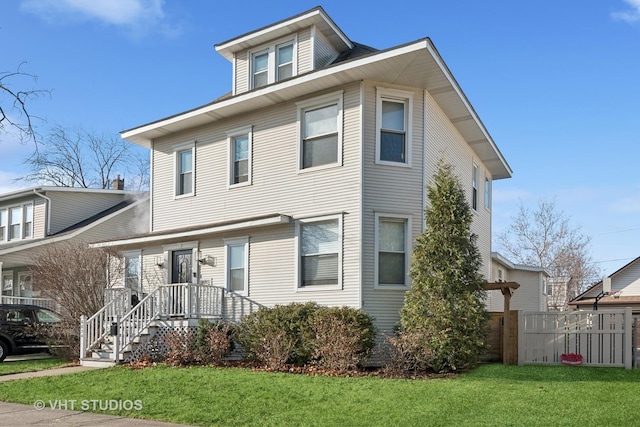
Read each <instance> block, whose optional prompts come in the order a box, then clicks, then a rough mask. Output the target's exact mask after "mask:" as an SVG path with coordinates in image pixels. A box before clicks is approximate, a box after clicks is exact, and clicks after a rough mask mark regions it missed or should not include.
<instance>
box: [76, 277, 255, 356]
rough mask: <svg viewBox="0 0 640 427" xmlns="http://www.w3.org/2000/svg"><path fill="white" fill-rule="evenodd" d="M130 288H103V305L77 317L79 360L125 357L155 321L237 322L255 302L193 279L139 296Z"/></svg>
mask: <svg viewBox="0 0 640 427" xmlns="http://www.w3.org/2000/svg"><path fill="white" fill-rule="evenodd" d="M132 297H133V294H132V292H131V290H130V289H125V288H111V289H107V290H106V292H105V306H104V307H103V308H102V309H101V310H99V311H98V312H97V313H95V314H94V315H93V316H91V317H89V318H87V317H86V316H82V318H81V319H80V323H81V325H80V364H81V365H85V366H88V365H91V364H92V363H109V364H116V363H118V362H120V361H122V360H125V358H126V355H127V354H129V353H131V352H132V351H133V349H134V347H135V346H136V344H139V343H140V341H141V340H142V339H143V337H145V336H146V337H149V336H152V335H153V334H154V333H155V331H154V328H156V327H157V326H158V325H164V327H166V326H167V325H171V324H173V323H175V324H177V325H180V326H181V327H184V326H195V325H196V324H197V320H198V319H201V318H206V319H211V320H216V319H219V320H225V321H228V322H238V321H240V319H242V318H243V317H244V316H246V315H248V314H251V313H253V312H254V311H256V310H258V309H259V308H261V307H262V305H261V304H258V303H257V302H255V301H253V300H251V299H249V298H247V297H245V296H243V295H239V294H237V293H235V292H232V291H229V290H227V289H226V288H224V287H221V286H214V285H210V284H204V283H200V284H195V283H172V284H164V285H160V286H158V287H157V288H155V289H154V290H153V291H151V292H150V293H148V294H144V295H142V298H141V299H139V300H136V298H133V300H132Z"/></svg>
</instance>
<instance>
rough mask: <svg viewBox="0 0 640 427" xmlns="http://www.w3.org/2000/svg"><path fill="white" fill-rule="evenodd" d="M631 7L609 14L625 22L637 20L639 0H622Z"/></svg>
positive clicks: (638, 16) (639, 11)
mask: <svg viewBox="0 0 640 427" xmlns="http://www.w3.org/2000/svg"><path fill="white" fill-rule="evenodd" d="M624 2H625V3H627V4H628V5H629V7H630V8H631V9H628V10H624V11H621V12H613V13H611V16H612V17H613V18H614V19H619V20H621V21H625V22H638V21H640V0H624Z"/></svg>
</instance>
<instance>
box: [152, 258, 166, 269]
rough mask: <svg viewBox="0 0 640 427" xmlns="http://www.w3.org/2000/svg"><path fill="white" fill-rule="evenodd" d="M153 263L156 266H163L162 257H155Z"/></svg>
mask: <svg viewBox="0 0 640 427" xmlns="http://www.w3.org/2000/svg"><path fill="white" fill-rule="evenodd" d="M154 263H155V265H156V267H158V268H164V258H162V257H156V258H155V261H154Z"/></svg>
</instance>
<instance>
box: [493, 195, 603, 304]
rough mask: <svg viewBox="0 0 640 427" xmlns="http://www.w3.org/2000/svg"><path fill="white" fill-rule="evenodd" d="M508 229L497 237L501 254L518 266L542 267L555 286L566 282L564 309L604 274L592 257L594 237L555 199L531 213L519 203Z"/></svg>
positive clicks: (542, 203) (542, 201) (539, 205)
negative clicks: (569, 216) (585, 231)
mask: <svg viewBox="0 0 640 427" xmlns="http://www.w3.org/2000/svg"><path fill="white" fill-rule="evenodd" d="M511 219H512V223H511V224H510V225H509V227H508V229H507V230H506V231H505V232H503V233H500V234H499V235H498V236H497V241H496V245H497V247H498V249H499V251H500V252H502V253H503V254H504V255H505V256H507V257H508V258H510V259H511V260H512V261H515V262H517V263H521V264H526V265H532V266H538V267H543V268H544V269H546V270H547V271H548V272H549V274H550V275H551V278H552V281H553V282H554V283H560V282H561V283H566V284H567V285H566V286H562V288H564V292H565V295H562V296H561V298H560V300H561V301H562V304H563V306H562V308H563V309H565V310H566V308H567V304H568V302H569V301H570V300H571V299H572V298H573V297H575V296H576V295H577V294H578V293H580V292H582V291H583V290H584V289H586V287H587V286H589V285H590V284H591V283H592V282H593V281H595V280H597V279H599V277H600V275H601V272H600V269H599V268H598V267H596V265H595V264H594V263H593V260H592V258H591V255H590V254H589V245H590V243H591V238H590V237H588V236H585V235H584V234H582V232H581V230H580V227H579V226H574V225H572V224H571V222H570V220H569V218H568V217H567V216H566V215H565V214H564V212H562V211H559V210H558V208H557V206H556V203H555V200H541V201H539V202H538V208H537V210H535V211H532V210H530V209H528V208H526V207H525V206H524V205H523V204H522V202H520V206H519V210H518V213H517V214H516V215H515V216H514V217H512V218H511Z"/></svg>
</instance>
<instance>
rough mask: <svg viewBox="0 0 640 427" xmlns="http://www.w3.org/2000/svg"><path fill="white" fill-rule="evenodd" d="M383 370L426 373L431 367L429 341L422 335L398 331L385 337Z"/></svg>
mask: <svg viewBox="0 0 640 427" xmlns="http://www.w3.org/2000/svg"><path fill="white" fill-rule="evenodd" d="M383 346H384V350H385V351H384V353H385V356H386V357H385V360H386V365H385V368H386V369H388V370H390V371H391V372H396V373H414V374H415V373H416V372H418V371H426V370H427V369H429V368H430V367H431V365H432V363H433V362H432V360H431V359H432V353H431V350H430V346H429V341H428V339H427V336H426V335H425V334H424V333H421V332H419V333H411V332H404V331H399V332H397V333H396V334H395V335H393V336H385V339H384V343H383Z"/></svg>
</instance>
